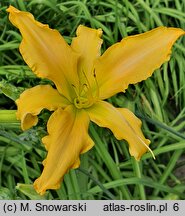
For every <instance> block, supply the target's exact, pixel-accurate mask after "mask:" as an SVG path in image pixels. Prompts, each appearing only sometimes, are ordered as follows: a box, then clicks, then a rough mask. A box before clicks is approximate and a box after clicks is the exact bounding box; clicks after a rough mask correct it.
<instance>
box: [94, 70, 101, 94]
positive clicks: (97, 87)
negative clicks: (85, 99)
mask: <svg viewBox="0 0 185 216" xmlns="http://www.w3.org/2000/svg"><path fill="white" fill-rule="evenodd" d="M93 76H94V79H95V82H96V89H97V92H96V97H97V98H99V95H100V91H99V89H100V88H99V85H98V81H97V79H96V72H95V69H94V71H93Z"/></svg>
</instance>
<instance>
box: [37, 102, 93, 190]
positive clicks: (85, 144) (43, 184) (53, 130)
mask: <svg viewBox="0 0 185 216" xmlns="http://www.w3.org/2000/svg"><path fill="white" fill-rule="evenodd" d="M88 125H89V116H88V115H87V113H86V112H85V111H84V110H76V109H75V108H74V107H73V106H68V107H67V108H66V109H65V110H62V109H58V110H56V111H55V112H54V113H53V114H52V115H51V117H50V119H49V121H48V125H47V127H48V133H49V135H48V136H45V137H44V138H43V143H44V144H45V146H46V149H47V150H48V154H47V157H46V159H45V160H44V162H43V165H44V169H43V172H42V174H41V176H40V177H39V178H38V179H37V180H36V181H35V182H34V187H35V189H36V191H37V192H38V193H40V194H44V193H45V191H46V190H47V189H58V188H59V187H60V182H61V181H62V180H63V177H64V175H65V174H66V173H67V172H68V170H69V169H72V168H73V169H74V168H77V167H78V166H79V165H80V160H79V155H80V154H81V153H84V152H86V151H88V150H89V149H90V148H92V146H93V144H94V143H93V141H92V140H91V138H90V137H89V135H88Z"/></svg>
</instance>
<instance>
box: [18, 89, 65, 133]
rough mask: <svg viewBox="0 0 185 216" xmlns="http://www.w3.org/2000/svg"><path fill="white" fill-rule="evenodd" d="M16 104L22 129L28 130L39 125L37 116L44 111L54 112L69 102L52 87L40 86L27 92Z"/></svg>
mask: <svg viewBox="0 0 185 216" xmlns="http://www.w3.org/2000/svg"><path fill="white" fill-rule="evenodd" d="M16 104H17V107H18V110H17V118H18V119H20V120H21V127H22V129H23V130H27V129H29V128H30V127H32V126H34V125H36V124H37V122H38V118H37V115H38V114H39V113H40V111H41V110H42V109H44V108H46V109H48V110H50V111H52V110H56V109H57V108H58V107H62V108H64V107H66V106H67V105H68V104H69V101H68V100H67V99H65V98H64V97H63V96H61V95H60V94H59V93H58V91H57V90H55V89H53V88H52V87H51V86H50V85H38V86H35V87H33V88H31V89H27V90H25V91H24V92H23V93H22V94H21V95H20V97H19V99H17V100H16Z"/></svg>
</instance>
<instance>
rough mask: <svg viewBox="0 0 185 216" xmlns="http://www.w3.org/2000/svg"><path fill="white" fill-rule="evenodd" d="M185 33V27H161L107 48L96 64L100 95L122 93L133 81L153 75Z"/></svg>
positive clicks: (108, 95)
mask: <svg viewBox="0 0 185 216" xmlns="http://www.w3.org/2000/svg"><path fill="white" fill-rule="evenodd" d="M183 34H185V32H184V31H183V30H182V29H177V28H166V27H158V28H156V29H153V30H151V31H148V32H146V33H143V34H139V35H135V36H130V37H126V38H125V39H123V40H122V41H121V42H120V43H116V44H114V45H113V46H111V47H110V48H109V49H107V50H106V51H105V53H104V54H103V55H102V56H101V57H100V58H99V59H98V61H97V63H96V66H95V68H96V76H97V80H98V84H99V88H100V90H99V92H100V98H102V99H105V98H108V97H110V96H112V95H114V94H116V93H118V92H122V91H124V90H125V89H126V88H127V87H128V85H129V84H135V83H137V82H140V81H142V80H145V79H147V78H148V77H149V76H151V75H152V73H153V72H154V70H155V69H157V68H159V67H160V66H161V65H162V64H163V63H164V62H165V61H168V60H169V58H170V53H171V47H172V45H173V44H174V42H175V41H176V40H177V38H178V37H179V36H181V35H183Z"/></svg>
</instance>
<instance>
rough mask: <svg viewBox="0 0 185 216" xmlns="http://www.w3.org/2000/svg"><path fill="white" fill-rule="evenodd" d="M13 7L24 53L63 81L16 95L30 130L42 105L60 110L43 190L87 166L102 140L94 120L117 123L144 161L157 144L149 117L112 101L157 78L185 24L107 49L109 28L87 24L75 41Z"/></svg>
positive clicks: (35, 66) (37, 68)
mask: <svg viewBox="0 0 185 216" xmlns="http://www.w3.org/2000/svg"><path fill="white" fill-rule="evenodd" d="M7 11H8V12H9V13H10V15H9V19H10V21H11V22H12V24H13V25H15V26H16V27H17V28H19V30H20V32H21V34H22V38H23V39H22V42H21V44H20V52H21V54H22V56H23V58H24V60H25V62H26V63H27V65H28V66H29V67H30V68H31V69H32V71H33V72H34V73H35V74H36V75H37V76H38V77H41V78H47V79H49V80H51V81H53V83H54V84H55V86H56V89H55V88H53V87H52V86H50V85H38V86H36V87H33V88H31V89H28V90H25V91H24V92H23V93H22V94H21V95H20V98H19V99H18V100H17V101H16V104H17V106H18V111H17V118H18V119H20V120H21V127H22V129H23V130H26V129H29V128H30V127H32V126H34V125H36V124H37V122H38V117H37V115H38V114H39V113H40V112H41V110H42V109H44V108H45V109H48V110H50V111H54V112H53V113H52V115H51V117H50V118H49V121H48V123H47V130H48V135H47V136H45V137H44V138H43V139H42V141H43V143H44V145H45V147H46V149H47V151H48V153H47V157H46V159H45V160H44V162H43V165H44V169H43V172H42V174H41V176H40V177H39V178H38V179H37V180H36V181H35V182H34V187H35V189H36V191H37V192H38V193H40V194H43V193H45V191H46V190H47V189H58V188H59V187H60V182H61V181H62V179H63V177H64V175H65V173H67V172H68V171H69V169H74V168H77V167H79V165H80V159H79V156H80V154H82V153H84V152H87V151H88V150H89V149H91V148H92V147H93V145H94V142H93V140H92V139H91V137H90V136H89V135H88V126H89V123H90V121H92V122H94V123H96V124H97V125H99V126H101V127H106V128H109V129H110V130H111V131H112V132H113V134H114V136H115V137H116V138H117V139H118V140H122V139H124V140H126V141H127V142H128V144H129V151H130V154H131V155H132V156H134V157H135V159H136V160H139V159H140V158H141V156H142V155H143V154H144V153H145V152H146V151H148V150H150V148H149V143H150V141H149V140H148V139H146V138H145V137H144V135H143V133H142V131H141V121H140V120H139V119H138V118H137V117H136V116H135V115H134V114H133V113H132V112H131V111H129V110H128V109H126V108H115V107H114V106H113V105H111V104H110V103H108V102H106V101H104V100H105V99H107V98H109V97H111V96H113V95H115V94H116V93H118V92H124V91H125V90H126V89H127V87H128V85H129V84H135V83H138V82H140V81H142V80H145V79H147V78H148V77H150V76H151V75H152V73H153V71H154V70H155V69H157V68H159V67H160V66H161V65H162V64H163V63H164V62H165V61H167V60H169V57H170V53H171V47H172V45H173V44H174V42H175V41H176V40H177V38H178V37H179V36H181V35H183V34H185V32H184V31H183V30H181V29H178V28H166V27H158V28H156V29H153V30H151V31H148V32H146V33H143V34H139V35H135V36H129V37H126V38H124V39H123V40H122V41H121V42H119V43H116V44H114V45H112V46H111V47H110V48H108V49H107V50H106V51H105V52H104V53H103V54H102V55H101V53H100V49H101V44H102V39H101V35H102V30H101V29H91V28H88V27H85V26H82V25H80V26H79V27H78V28H77V37H75V38H73V40H72V43H71V45H68V44H67V43H66V42H65V40H64V38H63V37H62V36H61V35H60V34H59V32H58V31H56V30H52V29H50V28H49V27H48V25H43V24H41V23H39V22H38V21H36V20H34V17H33V15H32V14H30V13H28V12H22V11H19V10H17V9H16V8H14V7H12V6H10V7H9V8H8V9H7Z"/></svg>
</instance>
